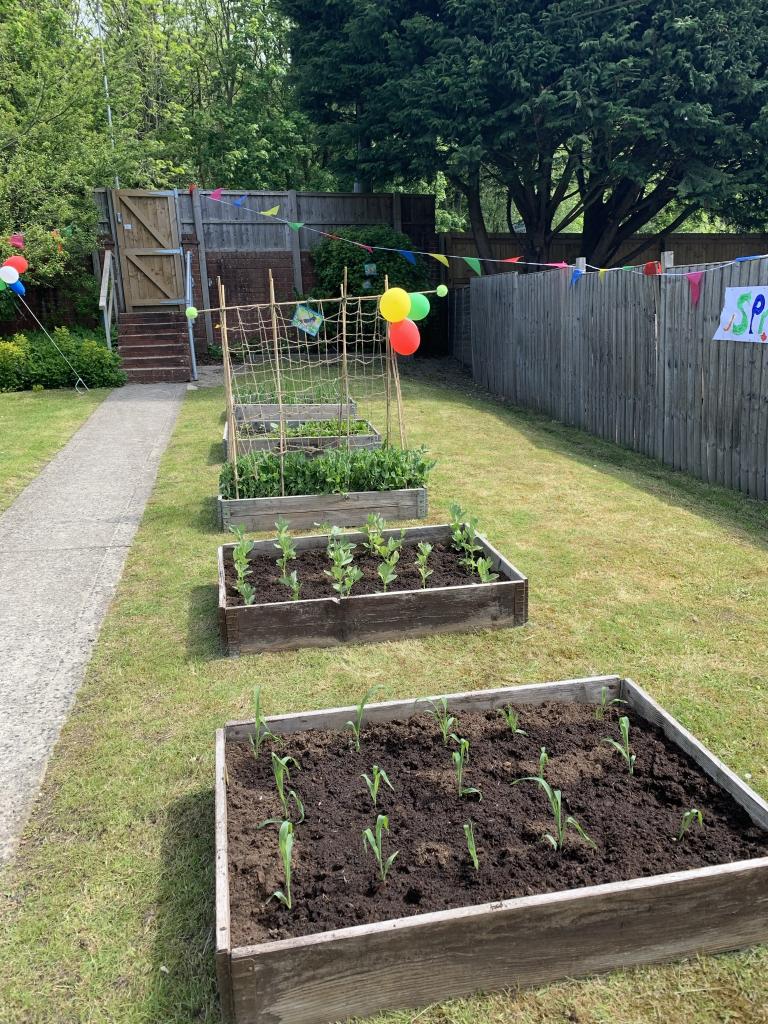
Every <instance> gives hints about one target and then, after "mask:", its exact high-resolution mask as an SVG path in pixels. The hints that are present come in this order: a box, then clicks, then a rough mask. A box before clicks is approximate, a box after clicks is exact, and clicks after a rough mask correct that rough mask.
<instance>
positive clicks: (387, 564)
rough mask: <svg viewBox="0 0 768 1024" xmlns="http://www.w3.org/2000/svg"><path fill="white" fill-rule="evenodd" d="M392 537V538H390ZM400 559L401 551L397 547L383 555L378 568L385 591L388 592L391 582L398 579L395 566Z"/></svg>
mask: <svg viewBox="0 0 768 1024" xmlns="http://www.w3.org/2000/svg"><path fill="white" fill-rule="evenodd" d="M390 539H391V538H390ZM399 560H400V551H399V550H398V549H395V550H394V551H390V552H388V553H387V555H386V556H385V557H382V560H381V563H380V564H379V567H378V569H377V572H378V574H379V579H380V580H381V585H382V587H383V588H384V593H385V594H386V592H387V587H388V586H389V585H390V583H394V581H395V580H396V579H397V573H396V572H395V566H396V565H397V563H398V562H399Z"/></svg>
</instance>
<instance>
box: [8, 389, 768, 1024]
mask: <svg viewBox="0 0 768 1024" xmlns="http://www.w3.org/2000/svg"><path fill="white" fill-rule="evenodd" d="M404 387H405V397H406V403H407V405H406V408H407V415H408V424H409V432H410V439H411V441H412V442H420V441H424V442H426V443H428V444H429V445H430V447H431V448H432V449H433V451H434V452H435V454H437V455H438V456H439V458H440V463H439V466H438V468H437V469H436V471H435V473H434V478H433V485H432V488H431V509H432V512H431V519H432V521H434V522H439V521H440V520H442V519H444V518H445V515H446V511H447V508H448V505H449V503H450V502H451V500H453V499H457V500H459V501H460V502H461V503H462V504H463V505H464V506H465V507H466V508H468V509H470V510H473V511H475V512H477V514H478V515H479V516H480V526H481V529H482V531H483V532H484V533H486V534H487V535H488V536H489V538H490V540H491V541H492V543H494V544H496V545H497V546H498V547H499V548H500V549H501V551H502V552H504V553H505V554H506V555H507V556H508V557H509V558H510V560H511V561H512V562H513V563H514V564H516V565H517V566H519V567H520V568H521V569H522V570H523V571H525V572H527V573H528V575H529V577H530V581H531V591H530V614H531V622H530V624H529V625H528V626H527V627H525V628H522V629H516V630H509V631H500V632H496V633H478V634H469V635H462V636H436V637H429V638H426V639H420V640H406V641H402V642H395V643H390V644H382V645H371V646H360V647H349V648H340V649H336V650H324V651H323V650H320V651H318V650H304V651H296V652H287V653H276V654H264V655H257V656H244V657H242V658H239V659H233V660H227V659H224V658H222V657H221V654H220V651H219V645H218V634H217V627H216V590H215V585H214V584H215V579H216V563H215V547H216V545H217V543H218V542H219V541H220V539H221V538H220V537H219V536H218V535H217V534H216V532H215V526H214V504H213V500H212V496H213V495H214V494H215V493H216V483H217V474H218V469H219V466H218V464H217V458H218V451H219V448H220V444H219V438H220V434H221V412H222V407H223V397H222V393H221V391H220V390H200V391H196V392H191V393H190V394H189V395H188V396H187V399H186V401H185V404H184V407H183V409H182V412H181V415H180V419H179V421H178V424H177V428H176V431H175V434H174V436H173V438H172V441H171V444H170V447H169V449H168V451H167V452H166V454H165V457H164V459H163V462H162V465H161V468H160V474H159V477H158V482H157V486H156V489H155V492H154V495H153V498H152V500H151V502H150V503H149V505H148V507H147V510H146V513H145V516H144V521H143V523H142V525H141V528H140V530H139V532H138V535H137V538H136V541H135V543H134V546H133V549H132V551H131V552H130V555H129V558H128V562H127V566H126V570H125V574H124V577H123V580H122V583H121V585H120V588H119V591H118V594H117V597H116V599H115V601H114V603H113V605H112V608H111V611H110V613H109V615H108V617H107V620H106V623H105V625H104V629H103V630H102V633H101V637H100V639H99V641H98V644H97V645H96V649H95V652H94V655H93V659H92V661H91V664H90V666H89V669H88V673H87V678H86V681H85V683H84V685H83V688H82V690H81V692H80V695H79V698H78V701H77V704H76V707H75V709H74V711H73V713H72V716H71V718H70V721H69V723H68V724H67V726H66V727H65V729H64V731H63V734H62V738H61V740H60V742H59V744H58V747H57V749H56V753H55V756H54V758H53V760H52V762H51V765H50V767H49V770H48V776H47V778H46V782H45V785H44V789H43V793H42V796H41V800H40V802H39V804H38V807H37V810H36V812H35V814H34V815H33V820H32V823H31V825H30V826H29V828H28V830H27V833H26V837H25V841H24V843H23V845H22V848H21V851H20V853H19V856H18V859H17V862H16V864H15V865H14V866H13V868H11V869H9V871H8V872H7V874H6V876H5V877H4V879H3V885H2V887H1V888H2V899H3V902H4V908H3V910H4V912H3V921H4V925H3V928H2V930H0V963H2V964H3V970H2V971H0V975H2V980H1V981H0V1006H2V1007H3V1011H2V1013H1V1014H0V1017H1V1018H2V1020H3V1022H4V1024H6V1022H7V1024H11V1022H15V1024H22V1022H23V1024H43V1022H45V1024H51V1022H55V1024H82V1022H88V1024H96V1022H104V1024H106V1022H109V1024H150V1022H151V1024H171V1022H178V1024H193V1022H199V1021H204V1022H214V1021H218V1020H219V1016H218V1007H217V1001H216V995H215V983H214V974H213V765H214V756H213V733H214V729H215V728H216V727H217V726H219V725H221V723H222V722H224V721H225V720H226V719H228V718H238V717H245V716H247V715H248V713H249V705H250V697H251V691H252V688H253V686H254V684H255V683H257V682H258V683H260V684H261V685H262V687H263V696H264V698H265V704H266V710H267V712H268V713H269V712H282V711H289V710H298V709H301V708H314V707H322V706H326V705H333V704H345V703H351V702H353V700H356V699H357V698H358V697H359V696H360V695H361V693H362V692H363V691H364V690H365V689H366V688H367V687H368V686H370V685H371V684H373V683H377V682H378V683H383V684H384V686H385V691H384V692H383V693H382V695H381V697H382V699H385V698H386V697H391V698H397V697H407V696H410V695H418V694H421V695H428V694H433V693H435V692H440V691H451V690H462V689H471V688H475V687H477V688H480V687H484V686H496V685H499V684H514V683H520V682H532V681H544V680H551V679H561V678H566V677H569V676H578V675H591V674H599V673H611V672H617V673H622V674H626V675H631V676H632V677H634V678H635V679H636V680H637V681H638V682H639V683H640V684H641V685H643V686H645V687H647V689H648V690H650V692H651V693H652V694H653V695H654V696H655V697H656V698H657V699H659V700H660V701H661V702H662V703H663V704H664V705H665V707H666V708H667V709H669V711H671V712H672V713H673V714H674V715H676V716H677V717H679V718H680V720H681V721H682V722H683V723H684V724H685V725H686V726H688V727H689V728H690V729H692V730H693V731H694V732H695V733H696V735H697V736H698V737H699V738H700V739H701V740H703V742H705V743H706V744H707V745H709V746H710V747H711V748H712V749H713V750H714V752H715V753H717V754H718V755H720V756H721V757H723V758H724V759H725V760H726V762H727V763H728V764H729V765H730V766H731V767H732V768H734V769H735V770H736V771H737V772H740V773H742V774H744V775H746V774H747V773H750V774H751V777H752V778H751V781H752V784H753V785H754V786H755V788H756V789H757V790H758V791H759V792H760V793H762V794H763V795H764V796H768V729H766V713H765V707H766V697H767V696H768V693H767V689H766V673H765V665H766V663H767V662H768V616H766V611H765V610H766V607H768V573H767V572H766V546H767V544H766V542H767V541H768V507H766V506H760V505H758V504H757V503H755V502H750V501H748V500H746V499H744V498H741V497H739V496H737V495H735V494H731V493H728V492H726V491H723V490H718V489H713V488H708V487H707V486H706V485H704V484H700V483H697V482H696V481H693V480H690V479H688V478H685V477H683V476H680V475H675V474H673V473H671V472H668V471H666V470H664V469H662V468H660V467H658V466H657V465H655V464H654V463H651V462H650V461H648V460H646V459H644V458H642V457H641V456H637V455H634V454H632V453H628V452H624V451H621V450H618V449H616V448H614V447H612V446H610V445H608V444H605V443H603V442H600V441H596V440H592V439H590V438H588V437H586V436H585V435H583V434H580V433H578V432H576V431H572V430H569V429H567V428H565V427H561V426H558V425H557V424H554V423H552V422H551V421H548V420H545V419H543V418H540V417H536V416H533V415H530V414H526V413H521V412H517V411H513V410H510V409H507V408H505V407H503V406H501V405H499V404H497V403H495V402H493V401H491V400H488V399H486V398H483V397H482V396H480V397H476V396H475V395H474V393H473V391H472V388H471V385H470V384H469V383H467V382H466V381H465V379H464V378H458V384H457V383H455V382H454V383H453V384H452V383H451V381H450V379H448V378H445V379H442V378H437V379H435V380H430V379H428V378H427V377H426V376H417V377H414V378H412V379H409V380H406V381H405V382H404ZM767 1006H768V949H766V948H763V949H758V950H754V951H750V952H746V953H742V954H739V955H732V956H722V957H717V958H706V959H701V960H698V961H691V962H688V963H683V964H677V965H673V966H668V967H659V968H653V969H644V970H636V971H632V972H626V973H617V974H613V975H610V976H606V977H603V978H600V979H593V980H587V981H581V982H568V983H563V984H558V985H554V986H550V987H548V988H545V989H542V990H538V991H533V992H526V993H521V994H517V993H508V994H502V995H494V996H490V997H487V998H475V999H470V1000H462V1001H456V1002H451V1003H446V1004H444V1005H439V1006H434V1007H431V1008H429V1009H428V1010H426V1011H424V1012H422V1013H419V1015H418V1019H419V1021H420V1022H421V1024H437V1022H455V1024H497V1022H502V1021H504V1022H506V1021H509V1022H510V1024H511V1022H515V1024H534V1022H536V1024H545V1022H546V1024H578V1022H581V1024H586V1022H590V1024H591V1022H599V1024H602V1022H605V1024H608V1022H611V1024H639V1022H652V1021H653V1022H656V1021H659V1022H669V1021H675V1020H680V1019H686V1020H689V1021H695V1022H696V1024H715V1022H718V1024H719V1022H750V1024H751V1022H765V1021H766V1020H768V1017H766V1007H767ZM413 1017H414V1014H391V1015H388V1016H386V1017H383V1018H381V1020H386V1021H391V1022H394V1021H397V1022H405V1021H410V1020H412V1019H413Z"/></svg>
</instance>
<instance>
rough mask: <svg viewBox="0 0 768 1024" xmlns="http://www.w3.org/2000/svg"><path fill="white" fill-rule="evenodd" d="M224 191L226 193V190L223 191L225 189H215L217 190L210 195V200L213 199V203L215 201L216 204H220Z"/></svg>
mask: <svg viewBox="0 0 768 1024" xmlns="http://www.w3.org/2000/svg"><path fill="white" fill-rule="evenodd" d="M223 191H224V189H223V188H215V189H214V190H213V192H211V194H210V197H209V198H210V199H212V200H213V201H214V202H215V203H218V202H220V200H221V193H222V192H223Z"/></svg>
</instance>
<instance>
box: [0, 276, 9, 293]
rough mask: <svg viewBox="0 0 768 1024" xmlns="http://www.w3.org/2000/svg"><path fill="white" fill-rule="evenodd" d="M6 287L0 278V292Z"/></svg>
mask: <svg viewBox="0 0 768 1024" xmlns="http://www.w3.org/2000/svg"><path fill="white" fill-rule="evenodd" d="M7 287H8V285H7V284H6V283H5V281H3V279H2V278H0V292H4V291H5V289H6V288H7Z"/></svg>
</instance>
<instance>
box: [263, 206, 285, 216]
mask: <svg viewBox="0 0 768 1024" xmlns="http://www.w3.org/2000/svg"><path fill="white" fill-rule="evenodd" d="M279 212H280V207H279V206H273V207H272V208H271V209H269V210H259V213H260V214H261V215H262V217H274V216H276V215H277V214H278V213H279Z"/></svg>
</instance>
